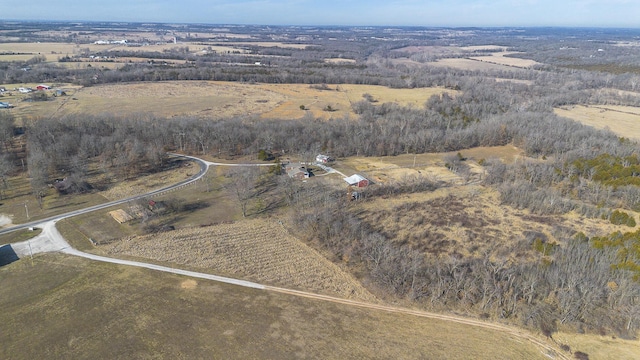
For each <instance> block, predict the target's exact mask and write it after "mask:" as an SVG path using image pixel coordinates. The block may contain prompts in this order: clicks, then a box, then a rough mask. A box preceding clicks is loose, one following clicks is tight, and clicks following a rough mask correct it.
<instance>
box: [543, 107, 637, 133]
mask: <svg viewBox="0 0 640 360" xmlns="http://www.w3.org/2000/svg"><path fill="white" fill-rule="evenodd" d="M554 111H555V113H556V114H557V115H558V116H563V117H566V118H569V119H572V120H575V121H578V122H581V123H583V124H585V125H589V126H593V127H594V128H596V129H609V130H611V131H613V132H614V133H615V134H617V135H619V136H622V137H625V138H630V139H634V140H640V109H639V108H636V107H631V106H604V105H598V106H585V105H575V106H570V107H562V108H556V109H555V110H554Z"/></svg>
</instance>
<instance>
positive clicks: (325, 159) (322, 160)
mask: <svg viewBox="0 0 640 360" xmlns="http://www.w3.org/2000/svg"><path fill="white" fill-rule="evenodd" d="M332 161H333V159H332V158H331V157H330V156H328V155H322V154H318V156H316V162H317V163H318V164H326V163H330V162H332Z"/></svg>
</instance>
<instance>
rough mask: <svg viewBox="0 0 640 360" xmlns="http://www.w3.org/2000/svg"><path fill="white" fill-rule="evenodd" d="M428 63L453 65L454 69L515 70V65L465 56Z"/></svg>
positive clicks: (442, 65)
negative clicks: (466, 57)
mask: <svg viewBox="0 0 640 360" xmlns="http://www.w3.org/2000/svg"><path fill="white" fill-rule="evenodd" d="M426 64H428V65H431V66H437V67H451V68H454V69H461V70H471V71H474V70H477V71H484V70H501V71H505V70H512V71H513V69H514V68H513V67H512V66H506V65H500V64H497V63H496V64H494V63H491V62H486V61H479V60H471V59H463V58H456V59H441V60H438V61H434V62H428V63H426Z"/></svg>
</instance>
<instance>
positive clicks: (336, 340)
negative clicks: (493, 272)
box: [0, 254, 615, 359]
mask: <svg viewBox="0 0 640 360" xmlns="http://www.w3.org/2000/svg"><path fill="white" fill-rule="evenodd" d="M26 285H28V286H26ZM0 286H1V287H2V291H1V292H0V306H1V307H2V309H3V311H2V312H0V324H2V325H0V329H1V330H2V331H0V342H1V343H2V344H3V346H2V347H0V357H2V358H5V359H37V358H46V359H63V358H76V359H78V358H151V357H153V358H172V359H174V358H220V359H223V358H224V359H230V358H235V359H239V358H242V359H284V358H287V359H319V358H322V359H365V358H369V359H372V358H378V359H380V358H384V359H390V358H394V359H409V358H429V359H461V358H472V359H545V358H547V357H546V356H545V354H544V353H542V352H541V351H540V350H539V349H538V348H536V347H535V346H533V345H531V344H529V343H527V342H523V341H522V339H520V338H515V337H513V336H511V335H508V334H506V333H504V332H500V331H495V330H491V329H485V328H479V327H470V326H467V325H462V324H457V323H455V322H447V321H442V320H435V319H427V318H420V317H415V316H411V315H407V314H399V313H388V312H385V311H379V310H370V309H364V308H356V307H352V306H347V305H342V304H337V303H332V302H324V301H318V300H314V299H307V298H301V297H295V296H290V295H286V294H281V293H274V292H267V291H263V290H254V289H248V288H241V287H237V286H232V285H226V284H221V283H216V282H212V281H204V280H197V281H196V280H193V279H189V278H185V277H182V276H177V275H172V274H166V273H161V272H155V271H151V270H146V269H139V268H133V267H126V266H118V265H113V264H106V263H98V262H90V261H88V260H84V259H81V258H75V257H69V256H64V255H54V254H51V255H41V256H36V257H35V258H34V260H33V263H31V262H30V261H18V262H15V263H12V264H10V265H7V266H4V267H2V268H0ZM614 354H615V353H614Z"/></svg>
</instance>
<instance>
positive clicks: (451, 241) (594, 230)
mask: <svg viewBox="0 0 640 360" xmlns="http://www.w3.org/2000/svg"><path fill="white" fill-rule="evenodd" d="M461 154H462V155H463V156H464V157H465V158H467V160H466V161H465V163H466V164H467V165H468V166H469V167H470V173H471V175H470V176H468V177H461V176H460V175H459V174H456V173H453V172H451V171H450V170H448V169H447V168H446V167H445V166H444V162H445V160H444V158H445V156H447V155H455V153H444V154H421V155H417V156H416V155H412V154H408V155H401V156H394V157H373V158H349V159H346V160H341V163H344V165H345V166H349V167H350V168H351V169H353V170H354V171H356V172H358V173H361V174H364V175H365V176H367V177H368V178H369V179H372V180H373V181H374V182H377V183H386V182H394V181H402V180H403V179H405V178H407V177H409V178H411V177H417V176H423V177H426V178H429V179H432V180H436V181H438V182H440V183H442V184H443V185H444V186H443V187H441V188H440V189H438V190H436V191H433V192H424V193H416V194H409V195H403V196H398V197H384V198H377V199H375V200H369V201H367V202H363V203H362V204H361V205H359V210H360V211H361V218H362V219H363V220H364V221H365V222H368V223H370V224H371V226H372V227H374V228H376V229H378V230H379V231H380V232H382V233H384V234H386V235H387V236H389V238H390V239H391V241H398V242H402V243H408V244H411V245H412V246H413V247H414V248H416V249H420V250H423V251H425V252H427V253H431V254H434V255H449V254H458V255H462V256H465V257H481V256H484V255H485V254H492V255H494V256H497V257H499V258H504V259H510V260H512V261H523V260H527V259H532V258H531V256H532V255H533V253H532V252H531V246H530V244H529V243H528V242H527V241H528V240H526V238H527V234H531V233H533V232H536V233H539V234H543V235H541V236H543V237H546V238H547V239H549V241H550V242H556V241H557V240H556V239H555V237H554V235H553V234H554V227H556V226H562V227H565V228H570V229H575V230H576V231H582V232H584V233H585V234H588V236H594V235H599V236H602V235H605V234H609V233H612V232H615V231H622V232H625V231H629V228H627V227H622V226H616V225H612V224H611V223H609V222H608V221H605V220H601V219H586V218H584V217H580V216H577V215H574V214H567V215H562V216H537V215H533V214H531V213H529V212H528V211H526V210H518V209H514V208H512V207H509V206H504V205H502V203H501V201H500V195H499V193H498V192H497V191H495V190H493V189H491V188H488V187H484V186H481V185H477V181H475V180H477V179H480V178H482V176H483V174H484V170H483V168H482V167H481V166H479V165H478V164H477V161H478V160H480V159H489V158H492V157H495V158H500V159H502V160H503V161H505V162H512V161H514V160H515V159H516V158H518V157H520V156H521V151H520V150H519V149H518V148H516V147H514V146H511V145H507V146H500V147H490V148H475V149H468V150H464V151H462V152H461ZM414 164H415V165H414ZM633 215H634V216H637V215H638V214H635V213H634V214H633Z"/></svg>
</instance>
